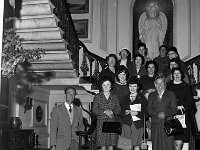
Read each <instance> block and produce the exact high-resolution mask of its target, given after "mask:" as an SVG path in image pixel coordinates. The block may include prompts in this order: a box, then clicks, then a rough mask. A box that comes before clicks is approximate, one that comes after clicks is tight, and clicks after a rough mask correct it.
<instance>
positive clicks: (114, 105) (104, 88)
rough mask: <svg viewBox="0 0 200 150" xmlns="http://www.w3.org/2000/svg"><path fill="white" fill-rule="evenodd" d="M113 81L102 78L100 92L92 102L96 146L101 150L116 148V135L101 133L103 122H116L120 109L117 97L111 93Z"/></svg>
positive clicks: (108, 78)
mask: <svg viewBox="0 0 200 150" xmlns="http://www.w3.org/2000/svg"><path fill="white" fill-rule="evenodd" d="M112 86H113V81H112V79H110V77H103V78H101V81H100V87H101V89H100V92H99V93H98V94H96V95H95V97H94V101H93V108H92V111H93V113H94V114H95V115H96V116H97V137H96V138H97V145H98V146H100V147H101V150H106V149H107V148H108V149H109V150H113V147H115V146H117V142H118V134H117V133H105V132H102V127H103V123H104V122H116V116H117V115H119V114H120V112H121V108H120V104H119V100H118V97H117V95H115V94H113V93H112V92H111V89H112Z"/></svg>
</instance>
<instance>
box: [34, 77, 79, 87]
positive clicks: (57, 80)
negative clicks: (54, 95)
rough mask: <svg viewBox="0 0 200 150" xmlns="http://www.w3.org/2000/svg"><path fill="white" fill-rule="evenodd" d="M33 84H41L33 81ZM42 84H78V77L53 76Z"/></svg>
mask: <svg viewBox="0 0 200 150" xmlns="http://www.w3.org/2000/svg"><path fill="white" fill-rule="evenodd" d="M34 85H41V84H37V83H35V84H34ZM42 85H54V86H55V85H79V78H77V77H74V78H54V79H50V80H49V81H44V82H42Z"/></svg>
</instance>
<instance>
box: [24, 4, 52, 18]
mask: <svg viewBox="0 0 200 150" xmlns="http://www.w3.org/2000/svg"><path fill="white" fill-rule="evenodd" d="M54 8H55V7H54V5H53V4H52V3H51V2H50V1H49V0H35V1H25V2H22V4H21V9H20V15H21V16H36V15H50V14H53V9H54ZM36 10H37V11H36Z"/></svg>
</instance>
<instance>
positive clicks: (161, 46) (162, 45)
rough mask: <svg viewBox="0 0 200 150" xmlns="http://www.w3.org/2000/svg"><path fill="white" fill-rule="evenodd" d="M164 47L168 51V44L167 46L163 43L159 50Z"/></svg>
mask: <svg viewBox="0 0 200 150" xmlns="http://www.w3.org/2000/svg"><path fill="white" fill-rule="evenodd" d="M162 47H164V48H165V49H166V51H167V46H166V45H161V46H160V47H159V51H160V50H161V48H162Z"/></svg>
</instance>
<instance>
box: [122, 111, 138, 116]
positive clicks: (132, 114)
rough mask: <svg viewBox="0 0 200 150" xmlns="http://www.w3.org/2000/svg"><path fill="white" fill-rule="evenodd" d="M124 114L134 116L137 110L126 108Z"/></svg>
mask: <svg viewBox="0 0 200 150" xmlns="http://www.w3.org/2000/svg"><path fill="white" fill-rule="evenodd" d="M125 114H126V115H128V114H131V116H136V115H137V114H138V112H137V111H134V110H126V111H125Z"/></svg>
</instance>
